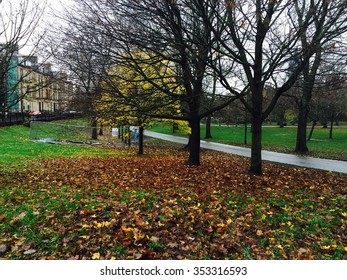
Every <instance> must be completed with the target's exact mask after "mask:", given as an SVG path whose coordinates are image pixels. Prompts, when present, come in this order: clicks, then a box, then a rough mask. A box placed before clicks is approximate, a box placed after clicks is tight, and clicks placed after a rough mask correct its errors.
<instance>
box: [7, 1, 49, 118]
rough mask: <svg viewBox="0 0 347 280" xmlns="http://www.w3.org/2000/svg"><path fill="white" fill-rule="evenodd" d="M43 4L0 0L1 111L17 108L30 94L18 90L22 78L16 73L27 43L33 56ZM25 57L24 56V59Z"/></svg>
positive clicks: (36, 45)
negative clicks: (20, 56) (20, 53)
mask: <svg viewBox="0 0 347 280" xmlns="http://www.w3.org/2000/svg"><path fill="white" fill-rule="evenodd" d="M44 9H45V3H44V2H42V1H41V3H39V2H38V1H37V2H36V1H29V0H20V1H16V2H14V1H1V2H0V112H2V113H4V112H7V111H8V110H9V109H11V108H14V107H16V105H17V104H18V103H19V102H20V100H21V99H22V98H24V97H25V95H26V94H28V93H29V90H27V91H26V92H24V93H20V92H18V84H19V83H20V82H21V79H23V78H25V77H19V76H18V73H17V66H18V63H22V62H23V60H22V61H19V57H18V55H19V52H20V51H21V50H22V49H23V48H25V47H28V46H29V45H30V46H31V50H30V51H29V52H30V53H29V54H27V55H26V57H27V58H29V57H32V56H33V55H34V54H35V51H36V50H37V48H38V43H39V41H40V40H41V38H40V36H39V34H38V33H37V29H38V26H39V23H40V21H41V19H42V16H43V12H44ZM24 60H25V59H24Z"/></svg>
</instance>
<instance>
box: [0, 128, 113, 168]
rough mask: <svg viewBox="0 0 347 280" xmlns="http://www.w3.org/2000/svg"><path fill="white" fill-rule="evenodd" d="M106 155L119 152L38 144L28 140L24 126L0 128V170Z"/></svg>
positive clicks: (27, 131)
mask: <svg viewBox="0 0 347 280" xmlns="http://www.w3.org/2000/svg"><path fill="white" fill-rule="evenodd" d="M106 155H109V156H112V155H115V156H117V155H119V151H117V150H114V149H112V148H109V149H106V148H100V147H95V146H78V145H65V144H61V145H53V144H46V143H40V142H35V141H31V140H29V128H28V127H26V126H20V125H18V126H10V127H2V128H0V170H2V169H6V168H14V167H18V166H19V165H27V164H31V162H32V161H38V160H43V159H47V158H52V157H72V156H73V157H76V156H106Z"/></svg>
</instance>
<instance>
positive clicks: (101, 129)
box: [99, 124, 104, 135]
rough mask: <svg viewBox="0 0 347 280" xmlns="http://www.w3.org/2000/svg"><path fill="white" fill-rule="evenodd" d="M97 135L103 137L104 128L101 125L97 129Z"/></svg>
mask: <svg viewBox="0 0 347 280" xmlns="http://www.w3.org/2000/svg"><path fill="white" fill-rule="evenodd" d="M99 135H104V126H103V125H102V124H101V125H100V128H99Z"/></svg>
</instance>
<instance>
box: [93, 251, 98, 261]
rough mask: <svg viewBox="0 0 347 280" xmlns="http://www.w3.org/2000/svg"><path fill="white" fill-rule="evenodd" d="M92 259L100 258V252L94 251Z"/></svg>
mask: <svg viewBox="0 0 347 280" xmlns="http://www.w3.org/2000/svg"><path fill="white" fill-rule="evenodd" d="M92 259H93V260H99V259H100V253H99V252H97V253H94V254H93V256H92Z"/></svg>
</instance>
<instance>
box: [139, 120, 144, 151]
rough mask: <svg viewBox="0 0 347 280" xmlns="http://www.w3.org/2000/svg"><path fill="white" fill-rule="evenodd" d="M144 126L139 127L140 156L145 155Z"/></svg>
mask: <svg viewBox="0 0 347 280" xmlns="http://www.w3.org/2000/svg"><path fill="white" fill-rule="evenodd" d="M143 131H144V129H143V126H140V127H139V152H138V154H139V155H143Z"/></svg>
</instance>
